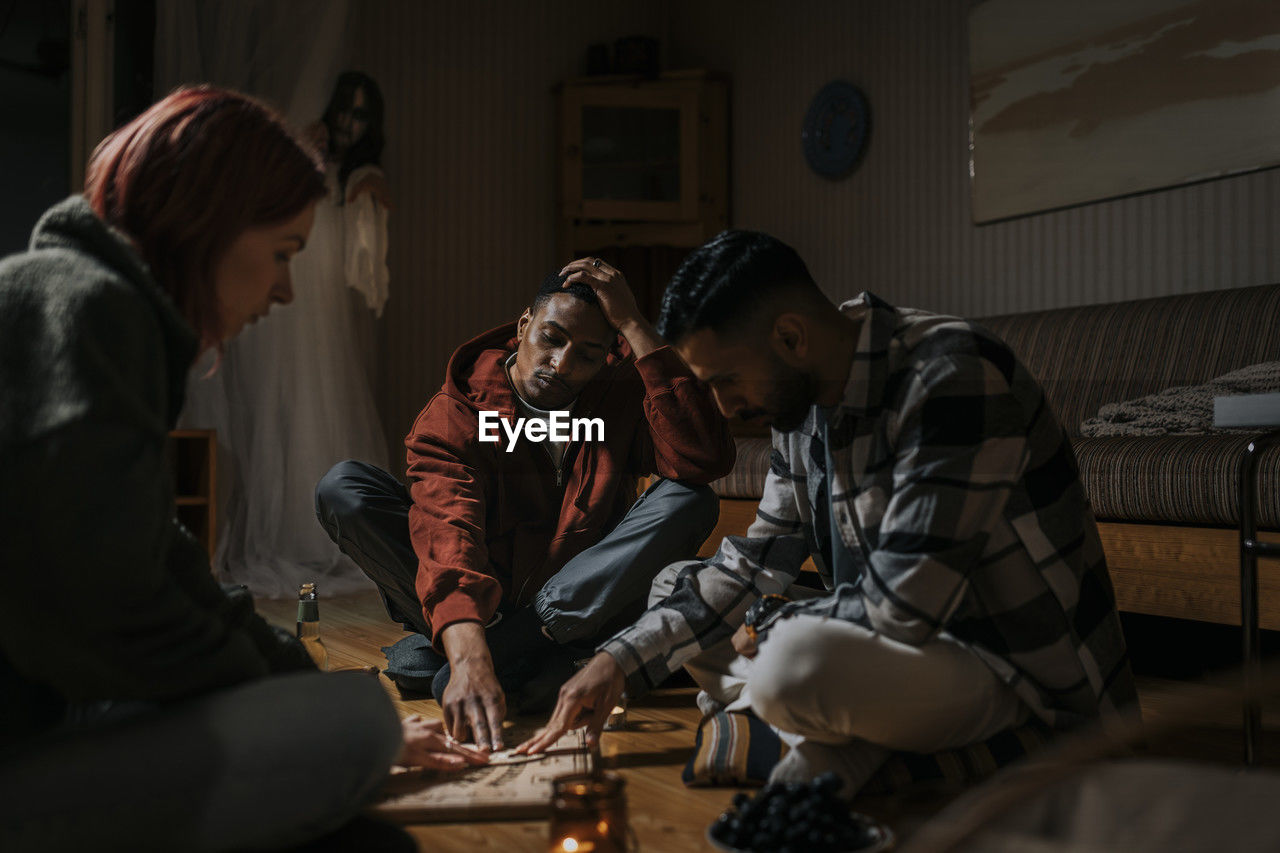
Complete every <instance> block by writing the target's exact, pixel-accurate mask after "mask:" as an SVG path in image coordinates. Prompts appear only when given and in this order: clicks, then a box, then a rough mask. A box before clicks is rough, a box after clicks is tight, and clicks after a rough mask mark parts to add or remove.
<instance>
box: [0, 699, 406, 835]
mask: <svg viewBox="0 0 1280 853" xmlns="http://www.w3.org/2000/svg"><path fill="white" fill-rule="evenodd" d="M399 750H400V722H399V719H398V718H397V715H396V712H395V708H394V707H393V706H392V704H391V701H390V700H389V699H388V698H387V695H386V693H385V691H384V690H383V689H382V686H381V685H380V684H379V683H378V682H377V680H375V679H372V678H370V677H369V676H368V675H365V674H364V673H333V674H327V673H295V674H290V675H283V676H278V677H273V678H265V679H262V680H259V681H254V682H251V683H248V684H245V685H242V686H239V687H234V688H231V689H228V690H222V691H218V692H216V693H212V694H209V695H206V696H202V697H200V698H197V699H192V700H188V701H185V702H180V703H176V704H173V705H169V706H163V707H158V708H150V709H146V710H140V711H138V712H137V713H134V714H132V715H129V716H127V717H125V718H124V719H122V720H120V721H119V722H115V723H109V724H99V725H87V726H83V727H79V728H70V729H67V728H64V729H63V730H60V731H59V732H58V733H56V734H54V735H50V736H47V737H46V738H44V739H42V740H40V741H38V742H35V743H32V744H30V745H28V746H24V747H23V748H22V749H21V750H20V751H18V752H17V753H16V754H9V755H6V756H5V757H4V758H2V759H0V792H3V794H2V795H0V850H4V851H12V853H17V851H41V853H44V851H61V850H67V851H81V850H129V851H146V850H156V851H174V850H191V851H197V850H198V851H205V850H254V849H268V848H274V847H281V846H285V845H290V844H297V843H300V842H302V841H305V840H308V839H310V838H313V837H316V836H318V835H321V834H323V833H326V832H328V831H330V830H333V829H335V828H337V827H338V826H340V825H342V824H343V823H345V822H347V821H348V820H350V819H351V818H352V817H353V816H354V815H355V814H356V813H357V812H358V811H359V810H360V809H361V808H362V807H363V806H364V804H365V803H366V802H367V800H368V799H369V797H370V796H371V795H372V794H373V793H374V792H375V790H376V789H377V787H378V785H379V783H381V782H382V781H383V780H384V779H385V778H386V776H387V771H388V770H389V769H390V767H391V763H392V761H393V760H394V759H395V757H396V755H397V754H398V752H399Z"/></svg>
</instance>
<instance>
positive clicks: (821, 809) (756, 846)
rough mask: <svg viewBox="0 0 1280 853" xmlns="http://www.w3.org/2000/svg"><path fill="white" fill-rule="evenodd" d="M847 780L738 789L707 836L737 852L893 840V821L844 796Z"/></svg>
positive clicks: (870, 846)
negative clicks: (853, 806) (853, 805)
mask: <svg viewBox="0 0 1280 853" xmlns="http://www.w3.org/2000/svg"><path fill="white" fill-rule="evenodd" d="M843 784H844V783H843V781H842V780H841V779H840V777H839V776H837V775H836V774H835V773H824V774H822V775H821V776H819V777H818V778H817V779H814V780H813V781H811V782H807V783H805V782H771V783H769V784H768V785H765V786H764V787H763V788H761V789H760V791H759V792H758V793H757V794H756V795H755V796H754V797H753V796H751V795H750V794H746V793H742V794H737V795H736V796H734V798H733V805H731V806H729V808H727V809H725V810H724V812H722V813H721V814H720V816H719V817H718V818H716V820H715V822H714V823H712V824H711V826H710V827H708V828H707V840H709V841H710V842H711V844H712V846H714V847H716V848H717V849H719V850H727V851H730V852H731V853H787V851H794V853H802V851H803V853H876V851H881V850H888V849H889V848H890V847H892V846H893V841H894V837H893V832H892V831H891V830H890V829H889V827H887V826H885V825H884V824H882V823H879V822H877V821H875V820H873V819H872V818H870V817H867V816H866V815H864V814H859V813H858V812H851V811H849V804H848V803H846V802H845V801H844V800H842V799H840V797H839V796H838V794H839V792H840V788H841V786H842V785H843Z"/></svg>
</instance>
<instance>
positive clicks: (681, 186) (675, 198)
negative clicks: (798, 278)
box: [559, 71, 729, 260]
mask: <svg viewBox="0 0 1280 853" xmlns="http://www.w3.org/2000/svg"><path fill="white" fill-rule="evenodd" d="M559 105H560V142H559V162H560V170H559V171H560V204H559V214H560V215H559V225H560V228H559V243H560V246H559V248H560V253H561V256H562V257H563V258H564V259H566V260H567V259H568V258H570V257H574V256H576V255H578V254H579V253H581V252H583V251H589V250H593V249H598V248H601V247H604V246H657V245H661V246H684V247H693V246H698V245H701V244H702V243H704V242H706V240H708V239H709V238H710V237H712V236H714V235H715V234H716V233H718V232H719V231H721V230H722V229H724V228H725V227H726V226H727V224H728V219H729V217H728V214H729V169H728V154H729V131H728V127H729V123H728V84H727V83H726V81H725V80H724V79H723V78H721V77H718V76H716V75H713V74H710V73H708V72H706V71H673V72H668V73H665V74H662V75H660V76H659V77H657V78H652V79H650V78H641V77H632V76H611V77H589V78H582V79H577V80H571V81H569V82H567V83H564V84H563V85H562V86H561V87H560V91H559Z"/></svg>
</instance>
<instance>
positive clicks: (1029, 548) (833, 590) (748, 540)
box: [601, 293, 1136, 728]
mask: <svg viewBox="0 0 1280 853" xmlns="http://www.w3.org/2000/svg"><path fill="white" fill-rule="evenodd" d="M840 310H841V311H842V312H843V313H845V315H846V316H848V317H850V318H851V319H854V320H856V321H858V322H859V324H860V328H859V331H858V342H857V349H856V353H855V355H854V360H853V364H852V367H851V370H850V374H849V380H848V382H847V384H846V387H845V392H844V397H843V399H842V400H841V402H840V403H839V404H837V405H836V406H835V407H834V408H833V409H830V410H823V409H820V408H819V407H817V406H815V407H814V408H813V409H811V410H810V412H809V416H808V418H807V419H806V421H805V423H804V424H803V425H802V426H801V427H800V428H799V429H797V430H795V431H794V432H791V433H785V434H784V433H778V432H776V431H775V432H774V434H773V453H772V461H771V465H770V470H769V474H768V477H767V479H766V481H765V486H764V495H763V497H762V499H761V502H760V507H759V511H758V513H757V515H756V520H755V521H754V522H753V523H752V525H751V527H750V528H749V529H748V531H747V535H746V536H729V537H726V538H725V540H724V542H723V543H722V544H721V546H720V549H719V551H718V552H717V553H716V555H715V556H714V557H711V558H709V559H707V560H702V561H689V562H687V563H684V564H682V568H681V570H680V573H679V577H678V580H677V583H676V586H675V589H674V591H673V592H672V594H671V595H670V596H668V597H667V598H666V599H665V600H663V601H661V602H658V603H657V604H655V605H654V606H653V607H651V608H650V609H649V610H648V611H646V612H645V613H644V614H643V615H642V616H641V618H640V619H639V620H638V621H637V622H636V623H635V624H634V625H633V626H632V627H630V628H628V629H626V630H624V631H622V632H620V633H619V634H617V635H616V636H614V637H613V638H612V639H610V640H609V641H608V642H606V643H605V644H604V645H603V646H602V647H601V648H602V649H603V650H604V651H607V652H609V654H610V655H612V656H613V657H614V659H615V660H617V661H618V663H619V664H620V665H621V667H622V669H623V670H624V672H625V673H626V675H627V685H628V690H629V691H630V692H631V693H632V695H637V694H638V693H640V692H643V691H644V690H645V689H648V688H650V687H653V686H654V685H656V684H658V683H660V682H661V681H662V680H663V679H665V678H666V677H667V675H669V674H670V673H671V672H672V671H674V670H675V669H676V668H677V667H679V666H681V665H682V664H683V663H684V662H685V661H687V660H689V659H690V658H692V657H694V656H695V655H697V654H698V653H699V652H700V651H702V650H704V649H707V648H709V647H710V646H712V645H713V644H715V643H717V642H720V641H722V640H725V639H727V638H728V637H729V636H730V635H731V634H732V633H733V631H734V630H735V629H736V628H737V627H738V626H739V625H741V624H742V621H743V616H744V614H745V612H746V610H747V608H748V607H750V605H751V604H752V603H753V602H755V601H756V600H757V599H758V598H759V597H760V596H761V595H764V594H767V593H783V594H785V592H786V590H787V588H788V587H789V586H790V585H791V584H792V582H793V581H794V580H795V579H796V576H797V575H798V574H799V572H800V568H801V565H802V563H803V562H804V561H805V559H806V558H807V557H809V556H812V557H813V558H814V563H815V564H816V565H817V567H818V571H819V573H820V574H821V576H822V580H823V582H824V584H825V585H826V588H827V590H828V594H827V595H825V596H822V597H819V598H816V599H810V600H807V601H803V602H800V601H797V602H793V603H790V604H787V605H785V606H784V608H783V614H782V618H786V617H787V616H789V615H791V614H794V613H808V614H814V615H818V616H827V617H831V618H836V619H844V620H847V621H849V622H854V623H856V624H858V625H861V626H863V627H864V628H867V629H868V630H871V631H874V632H876V633H878V634H880V635H883V636H885V637H888V638H890V639H893V640H896V641H899V642H902V643H907V644H910V645H921V644H923V643H925V642H928V641H929V640H931V639H932V638H934V637H936V636H937V635H938V634H939V633H941V632H946V634H947V635H948V637H950V638H952V639H954V640H956V641H958V642H960V643H961V644H963V645H965V646H966V647H967V648H969V649H970V650H971V651H973V653H974V654H976V655H978V657H979V658H981V659H982V660H983V661H984V662H985V663H986V664H987V665H988V666H989V667H990V668H991V669H992V671H993V672H995V674H996V675H997V676H998V677H999V678H1001V679H1002V680H1003V681H1004V682H1006V683H1007V684H1009V685H1010V687H1011V688H1012V689H1013V690H1014V691H1015V692H1016V693H1017V694H1018V696H1019V697H1020V698H1021V699H1022V700H1023V701H1025V702H1026V703H1027V705H1028V706H1029V707H1030V708H1031V709H1032V711H1033V712H1034V713H1035V714H1036V716H1037V717H1039V718H1040V719H1041V720H1043V721H1044V722H1045V723H1046V724H1048V725H1049V726H1051V727H1054V728H1069V727H1071V726H1074V725H1076V724H1078V723H1080V722H1083V721H1085V720H1089V719H1093V718H1096V717H1098V716H1100V715H1103V714H1108V713H1111V712H1119V711H1122V710H1124V709H1128V708H1130V706H1134V705H1135V702H1136V694H1135V691H1134V685H1133V676H1132V672H1131V671H1130V668H1129V662H1128V655H1127V652H1126V649H1125V643H1124V637H1123V635H1122V633H1121V630H1120V621H1119V617H1118V615H1117V613H1116V605H1115V594H1114V592H1113V590H1112V587H1111V580H1110V577H1109V576H1108V574H1107V568H1106V564H1105V562H1104V558H1103V553H1102V546H1101V543H1100V541H1099V539H1098V532H1097V527H1096V525H1095V523H1094V519H1093V514H1092V511H1091V510H1090V508H1089V502H1088V499H1087V498H1086V496H1085V494H1084V490H1083V488H1082V487H1081V484H1080V479H1079V471H1078V468H1077V465H1076V461H1075V456H1074V454H1073V453H1072V450H1071V445H1070V443H1069V442H1068V440H1067V438H1066V436H1065V434H1064V433H1063V431H1062V429H1061V427H1060V426H1059V425H1058V423H1057V421H1056V419H1055V418H1054V416H1053V414H1052V412H1051V411H1050V410H1049V407H1048V404H1047V402H1046V400H1045V397H1044V393H1043V392H1042V390H1041V389H1040V386H1039V385H1038V384H1037V382H1036V381H1035V379H1034V378H1032V377H1031V375H1030V374H1029V373H1027V371H1026V370H1025V369H1024V368H1023V367H1022V365H1021V364H1020V363H1019V362H1018V361H1017V359H1016V358H1015V357H1014V355H1013V353H1012V352H1011V351H1010V350H1009V348H1008V347H1007V346H1006V345H1005V344H1004V343H1003V342H1002V341H1000V340H999V339H997V338H996V337H994V336H993V335H991V334H990V333H989V332H987V331H986V330H984V329H982V328H981V327H979V326H976V325H974V324H972V323H969V322H967V321H964V320H960V319H957V318H954V317H944V316H938V315H934V314H927V313H924V312H920V311H915V310H911V309H896V308H894V307H893V306H891V305H889V304H887V303H886V302H884V301H883V300H881V299H879V298H877V297H875V296H874V295H872V294H869V293H863V294H862V295H860V296H859V297H858V298H857V299H854V300H852V301H850V302H848V303H845V304H844V305H842V306H841V309H840ZM828 444H829V446H827V445H828ZM828 459H830V460H831V461H832V462H833V463H834V464H833V465H832V466H831V470H827V467H828ZM828 478H830V482H829V483H828V482H827V480H828ZM828 497H829V501H828ZM832 522H834V524H835V530H834V531H833V530H832V528H831V524H832ZM832 533H834V534H835V535H838V536H839V537H840V540H842V542H843V544H844V546H845V548H844V549H843V550H844V554H843V555H841V556H843V557H845V558H846V560H847V562H850V563H852V566H849V567H845V568H844V569H843V571H844V574H845V575H846V576H845V577H840V576H833V572H832V568H831V566H830V562H831V559H832V550H833V548H832V545H831V544H830V540H829V539H828V538H827V537H829V536H830V535H832ZM824 540H827V541H825V542H824ZM762 641H763V642H768V635H767V634H764V635H763V638H762Z"/></svg>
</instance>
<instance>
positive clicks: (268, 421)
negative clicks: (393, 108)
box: [183, 71, 390, 597]
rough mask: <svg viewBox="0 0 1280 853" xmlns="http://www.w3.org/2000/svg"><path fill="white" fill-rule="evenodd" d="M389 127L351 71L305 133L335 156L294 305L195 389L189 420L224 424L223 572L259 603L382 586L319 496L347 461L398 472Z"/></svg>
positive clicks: (244, 339) (298, 271) (367, 84)
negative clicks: (388, 390) (390, 406)
mask: <svg viewBox="0 0 1280 853" xmlns="http://www.w3.org/2000/svg"><path fill="white" fill-rule="evenodd" d="M382 119H383V102H382V94H381V92H380V91H379V89H378V86H377V84H376V83H375V82H374V81H373V80H372V79H370V78H369V77H367V76H366V75H364V74H361V73H359V72H354V71H347V72H344V73H342V74H341V75H340V76H339V77H338V81H337V84H336V86H335V87H334V89H333V94H332V96H331V97H330V99H329V105H328V107H327V108H326V109H325V112H324V116H323V117H322V118H321V120H320V121H317V122H315V123H314V124H313V125H311V126H310V127H309V128H308V129H307V134H308V135H309V136H310V137H311V139H312V141H313V142H314V143H315V144H316V147H317V149H318V150H319V151H322V152H323V153H324V154H325V158H326V166H327V168H326V183H327V186H328V190H329V194H328V197H327V198H326V199H323V200H321V201H320V202H319V204H317V206H316V216H315V225H314V226H313V228H312V231H311V237H310V239H309V240H308V242H307V246H306V248H305V249H304V250H303V251H302V252H300V253H298V255H297V256H295V257H294V259H293V262H292V266H291V274H292V279H293V291H294V302H293V304H292V305H291V306H289V308H288V310H285V311H273V312H272V313H271V315H270V316H269V317H268V318H267V319H265V320H263V321H261V322H259V323H258V324H257V325H255V326H254V327H252V328H250V329H248V330H246V332H245V333H244V334H242V335H241V336H240V337H239V338H237V339H236V340H235V341H234V342H233V344H232V345H231V346H229V347H228V348H227V350H226V352H225V353H224V355H223V358H222V362H221V364H220V365H219V366H218V367H217V369H216V370H215V371H214V372H213V373H212V374H210V375H209V377H208V381H207V382H195V383H193V386H192V394H191V395H190V398H189V400H188V406H187V410H186V412H185V414H184V418H183V422H184V424H186V425H190V426H212V427H215V428H216V429H217V430H218V444H219V450H220V456H219V470H220V475H219V485H220V489H222V490H223V495H222V497H223V505H224V510H223V519H224V524H223V525H222V527H221V530H220V532H219V544H218V551H217V554H216V556H215V559H214V564H215V566H216V567H217V568H218V569H219V571H220V573H221V575H222V579H223V580H229V581H234V582H237V583H243V584H245V585H247V586H248V587H249V588H250V589H251V590H252V591H253V592H254V593H255V594H256V595H263V596H271V597H286V596H292V595H296V594H297V589H298V586H299V585H300V584H301V583H304V582H309V581H314V582H317V583H318V584H319V586H320V589H322V590H324V591H325V594H334V593H340V592H344V591H352V590H356V589H366V588H371V587H370V585H369V583H368V581H367V580H366V579H365V577H364V575H363V573H361V572H360V570H359V569H358V568H357V567H356V566H355V564H354V563H352V562H351V561H350V560H348V559H347V558H346V557H345V556H344V555H343V554H342V553H341V552H340V551H338V549H337V547H336V546H335V545H334V544H333V543H332V542H331V541H330V540H329V537H328V535H327V534H326V533H325V531H324V530H323V529H322V528H321V527H320V525H319V523H318V522H317V521H316V516H315V509H314V498H313V494H314V490H315V485H316V483H317V482H318V481H319V480H320V478H321V477H322V476H323V475H324V473H325V472H326V471H328V470H329V468H330V467H331V466H332V465H334V464H335V463H337V462H339V461H341V460H343V459H359V460H363V461H366V462H369V463H371V464H374V465H378V466H379V467H386V466H387V458H388V453H387V439H386V436H385V434H384V433H383V431H382V425H381V423H380V421H379V418H378V415H377V410H376V408H375V404H374V398H373V393H372V390H371V380H372V371H371V368H370V354H371V351H372V349H373V335H374V315H380V314H381V312H382V308H383V306H384V305H385V303H386V300H387V295H388V278H389V277H388V273H387V265H386V252H387V212H388V209H389V207H390V199H389V197H388V191H387V182H386V178H385V176H384V175H383V172H382V169H381V167H380V165H379V163H380V159H381V154H382V148H383V145H384V137H383V127H382ZM208 368H209V365H203V368H200V367H198V368H197V370H200V369H203V370H204V371H205V372H207V371H208ZM219 383H221V384H219ZM202 386H204V387H202ZM232 401H234V402H232Z"/></svg>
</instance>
